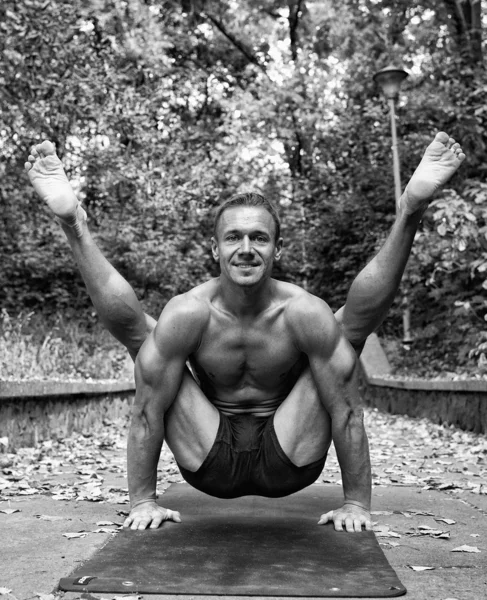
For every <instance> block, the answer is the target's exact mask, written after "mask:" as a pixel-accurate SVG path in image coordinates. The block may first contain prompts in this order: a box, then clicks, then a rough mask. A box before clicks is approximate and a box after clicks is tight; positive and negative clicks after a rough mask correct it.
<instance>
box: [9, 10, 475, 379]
mask: <svg viewBox="0 0 487 600" xmlns="http://www.w3.org/2000/svg"><path fill="white" fill-rule="evenodd" d="M486 8H487V3H485V2H480V1H478V0H427V1H403V0H341V1H340V2H337V1H335V2H334V1H332V0H319V1H318V0H316V1H313V0H242V1H239V2H237V1H236V0H221V1H216V0H206V1H205V0H179V1H176V0H166V1H161V0H159V1H158V0H127V1H121V0H83V1H80V0H75V1H69V2H68V1H63V0H23V1H22V2H18V1H14V0H3V2H2V3H1V5H0V32H1V34H0V47H1V49H2V53H1V56H0V149H1V162H0V207H1V210H0V218H1V227H0V261H1V267H0V306H1V310H2V314H1V323H0V328H1V329H0V367H1V372H0V377H1V378H3V379H12V378H15V379H18V378H24V379H29V378H32V379H35V378H51V379H52V378H60V379H66V378H113V377H120V378H123V377H126V376H127V375H128V374H130V371H131V367H130V364H129V363H128V362H127V360H126V357H125V353H124V351H123V349H122V348H121V347H120V346H119V345H118V344H117V343H116V342H115V341H112V340H111V339H110V337H109V335H108V334H107V333H106V332H104V331H103V330H102V328H101V325H100V324H99V323H98V321H97V318H96V315H95V314H94V311H93V308H92V306H91V304H90V301H89V298H88V296H87V294H86V292H85V290H84V286H83V283H82V281H81V278H80V277H79V275H78V273H77V270H76V267H75V264H74V261H73V259H72V256H71V253H70V251H69V249H68V246H67V243H66V240H65V238H64V234H63V233H62V231H61V229H60V227H59V226H58V224H57V223H56V222H55V221H53V219H52V218H51V216H50V215H49V214H48V211H47V210H46V208H45V207H43V206H41V205H40V204H39V202H38V200H37V198H36V197H35V195H34V193H33V190H32V189H31V188H30V186H29V183H28V179H27V176H26V174H25V172H24V170H23V164H24V161H25V159H26V157H27V155H28V152H29V148H30V146H31V145H32V144H34V143H38V142H40V141H41V140H43V139H50V140H52V141H53V142H54V143H55V144H56V146H57V150H58V153H59V155H60V156H61V158H62V160H63V163H64V165H65V167H66V170H67V172H68V176H69V178H70V180H71V182H72V184H73V186H74V187H75V189H76V191H77V193H78V195H79V197H80V199H81V200H82V202H83V205H84V206H85V208H86V210H87V212H88V215H89V226H90V229H91V231H92V232H93V234H94V236H95V238H96V240H97V242H98V244H99V245H100V247H101V248H102V250H103V252H104V253H105V255H106V256H107V258H108V259H109V260H110V261H111V262H112V264H113V265H114V266H115V267H116V268H117V269H118V270H119V271H120V272H121V273H122V274H123V275H124V276H125V277H126V278H127V279H128V280H129V281H130V283H131V284H132V285H133V287H134V288H135V290H136V293H137V295H138V297H139V298H140V299H141V301H142V302H143V305H144V307H145V309H146V311H147V312H149V313H150V314H151V315H152V316H154V317H156V318H157V317H158V315H159V314H160V312H161V310H162V308H163V307H164V304H165V303H166V302H167V300H168V299H169V298H170V297H172V296H173V295H175V294H178V293H181V292H184V291H186V290H188V289H189V288H190V287H192V286H194V285H196V284H198V283H201V282H202V281H204V280H206V279H207V278H208V277H211V276H215V275H216V274H217V267H216V265H215V264H214V263H213V261H212V259H211V254H210V244H209V239H210V236H211V225H212V216H211V211H212V208H214V207H215V206H216V205H217V204H218V203H219V202H220V201H221V200H224V199H226V198H228V197H230V196H231V195H233V194H234V193H236V192H240V191H247V190H254V191H258V192H261V193H263V194H265V195H266V196H268V197H269V198H270V199H271V200H273V201H274V202H275V203H276V204H277V205H278V207H279V211H280V214H281V217H282V220H283V235H284V238H285V253H284V258H283V261H282V262H281V263H280V264H279V265H278V268H277V270H276V273H275V276H276V277H278V278H279V279H283V280H286V281H290V282H293V283H296V284H298V285H301V286H303V287H304V288H305V289H307V290H309V291H310V292H312V293H314V294H316V295H318V296H320V297H321V298H323V299H324V300H326V301H327V302H328V303H329V304H330V306H331V307H332V308H333V309H334V310H336V309H338V308H339V306H341V305H342V304H343V302H344V300H345V297H346V293H347V290H348V288H349V286H350V284H351V282H352V280H353V278H354V276H355V275H356V274H357V273H358V272H359V270H360V268H361V267H362V266H363V265H364V264H365V262H366V261H367V260H369V259H370V258H371V257H372V256H373V254H374V252H376V250H377V249H378V247H379V246H380V244H381V243H382V241H383V240H384V238H385V236H386V235H387V232H388V231H389V229H390V228H391V226H392V223H393V221H394V212H395V208H394V180H393V173H392V158H391V151H390V146H391V139H390V135H391V132H390V124H389V120H388V106H387V102H386V100H385V99H384V97H383V95H382V93H381V90H380V89H379V88H378V87H377V85H376V84H375V83H374V81H373V75H374V73H376V72H377V71H378V70H379V69H381V68H383V67H386V66H387V65H389V64H391V63H392V64H395V65H397V66H400V67H403V68H405V69H406V70H407V71H408V72H409V77H408V79H407V80H406V81H405V82H404V84H403V86H402V89H401V93H400V96H399V99H398V101H397V105H396V109H397V127H398V135H399V152H400V158H401V175H402V180H403V185H404V184H405V183H406V182H407V179H408V178H409V177H410V175H411V174H412V172H413V170H414V168H415V166H416V165H417V163H418V162H419V160H420V158H421V155H422V153H423V151H424V148H425V146H426V145H427V144H428V143H429V141H430V140H431V139H432V137H433V136H434V134H435V133H436V131H438V130H446V131H447V132H448V133H449V134H450V135H451V136H453V137H454V138H455V139H456V140H458V141H460V142H461V144H462V146H463V148H464V151H465V153H466V154H467V160H466V161H465V162H464V164H463V165H462V167H461V169H460V171H459V172H458V174H456V175H455V177H454V178H453V179H452V180H451V182H450V183H449V184H448V187H447V188H446V189H444V190H443V191H442V192H441V193H440V194H439V195H438V196H437V197H436V200H435V202H434V203H433V204H432V206H431V207H430V208H429V209H428V212H427V213H426V215H425V217H424V219H423V223H422V226H421V229H420V232H419V233H418V235H417V239H416V241H415V246H414V250H413V254H412V257H411V260H410V263H409V266H408V270H407V274H406V276H405V278H404V282H403V287H402V294H401V295H399V296H398V298H397V300H396V302H395V304H394V306H393V308H392V310H391V313H390V315H389V317H388V318H387V320H386V321H385V323H384V325H383V326H382V327H381V329H380V330H379V334H380V336H381V339H382V340H383V343H384V347H385V348H386V350H387V352H388V355H389V359H390V360H392V362H393V366H394V368H395V372H396V373H397V374H401V375H410V376H420V377H430V378H431V377H439V376H442V377H450V378H467V377H468V378H472V377H485V376H486V375H487V321H486V319H487V299H486V290H487V279H486V277H487V182H486V180H485V175H486V169H487V161H486V159H485V145H486V140H487V136H486V127H487V81H486V77H485V67H484V54H485V44H484V43H483V29H484V28H485V27H486V26H487V16H486V15H487V13H486V10H485V9H486ZM405 293H406V294H407V297H408V299H409V303H410V307H411V325H412V335H413V340H414V341H413V343H412V344H411V345H405V344H403V343H402V307H401V297H403V295H404V294H405Z"/></svg>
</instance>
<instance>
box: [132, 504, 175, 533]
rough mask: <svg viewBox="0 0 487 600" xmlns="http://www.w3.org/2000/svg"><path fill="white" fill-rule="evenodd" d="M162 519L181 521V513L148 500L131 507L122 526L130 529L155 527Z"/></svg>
mask: <svg viewBox="0 0 487 600" xmlns="http://www.w3.org/2000/svg"><path fill="white" fill-rule="evenodd" d="M163 521H175V522H176V523H181V515H180V514H179V513H178V511H177V510H170V509H169V508H163V507H162V506H159V505H158V504H157V503H156V502H154V501H153V500H148V501H147V502H144V503H143V504H137V505H136V506H135V507H134V508H132V510H131V511H130V514H129V516H128V517H127V518H126V519H125V521H124V523H123V526H124V527H125V528H128V527H130V529H147V528H148V527H149V528H150V529H157V528H158V527H159V525H160V524H161V523H162V522H163Z"/></svg>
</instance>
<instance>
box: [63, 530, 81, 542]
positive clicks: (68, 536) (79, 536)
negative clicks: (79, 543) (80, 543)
mask: <svg viewBox="0 0 487 600" xmlns="http://www.w3.org/2000/svg"><path fill="white" fill-rule="evenodd" d="M63 536H64V537H67V538H68V540H70V539H72V538H84V537H86V532H85V531H83V532H80V533H63Z"/></svg>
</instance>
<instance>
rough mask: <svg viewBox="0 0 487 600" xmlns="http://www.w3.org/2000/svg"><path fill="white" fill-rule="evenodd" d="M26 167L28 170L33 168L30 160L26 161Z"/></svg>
mask: <svg viewBox="0 0 487 600" xmlns="http://www.w3.org/2000/svg"><path fill="white" fill-rule="evenodd" d="M24 169H25V170H26V171H30V170H31V169H32V165H31V163H30V162H26V163H24Z"/></svg>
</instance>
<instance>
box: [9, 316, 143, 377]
mask: <svg viewBox="0 0 487 600" xmlns="http://www.w3.org/2000/svg"><path fill="white" fill-rule="evenodd" d="M0 377H1V379H6V380H8V379H15V380H20V379H23V380H30V379H59V380H63V381H66V380H67V379H113V378H121V379H132V377H133V364H132V362H131V361H130V360H129V359H128V355H127V354H126V353H125V352H124V350H123V349H122V348H121V347H120V346H118V345H116V343H115V342H114V340H112V339H111V338H110V336H109V335H108V333H107V332H106V331H104V330H103V329H102V328H101V327H100V326H99V325H96V324H95V323H90V324H89V325H88V326H87V325H82V324H81V323H80V322H79V321H74V322H73V321H66V320H65V319H64V318H63V316H62V315H61V316H58V317H56V318H55V319H50V322H47V323H46V320H45V319H44V318H42V317H41V318H39V316H38V315H37V316H36V315H34V314H33V313H26V314H20V315H15V316H13V315H9V314H8V312H7V311H6V310H5V309H2V315H1V321H0Z"/></svg>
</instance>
